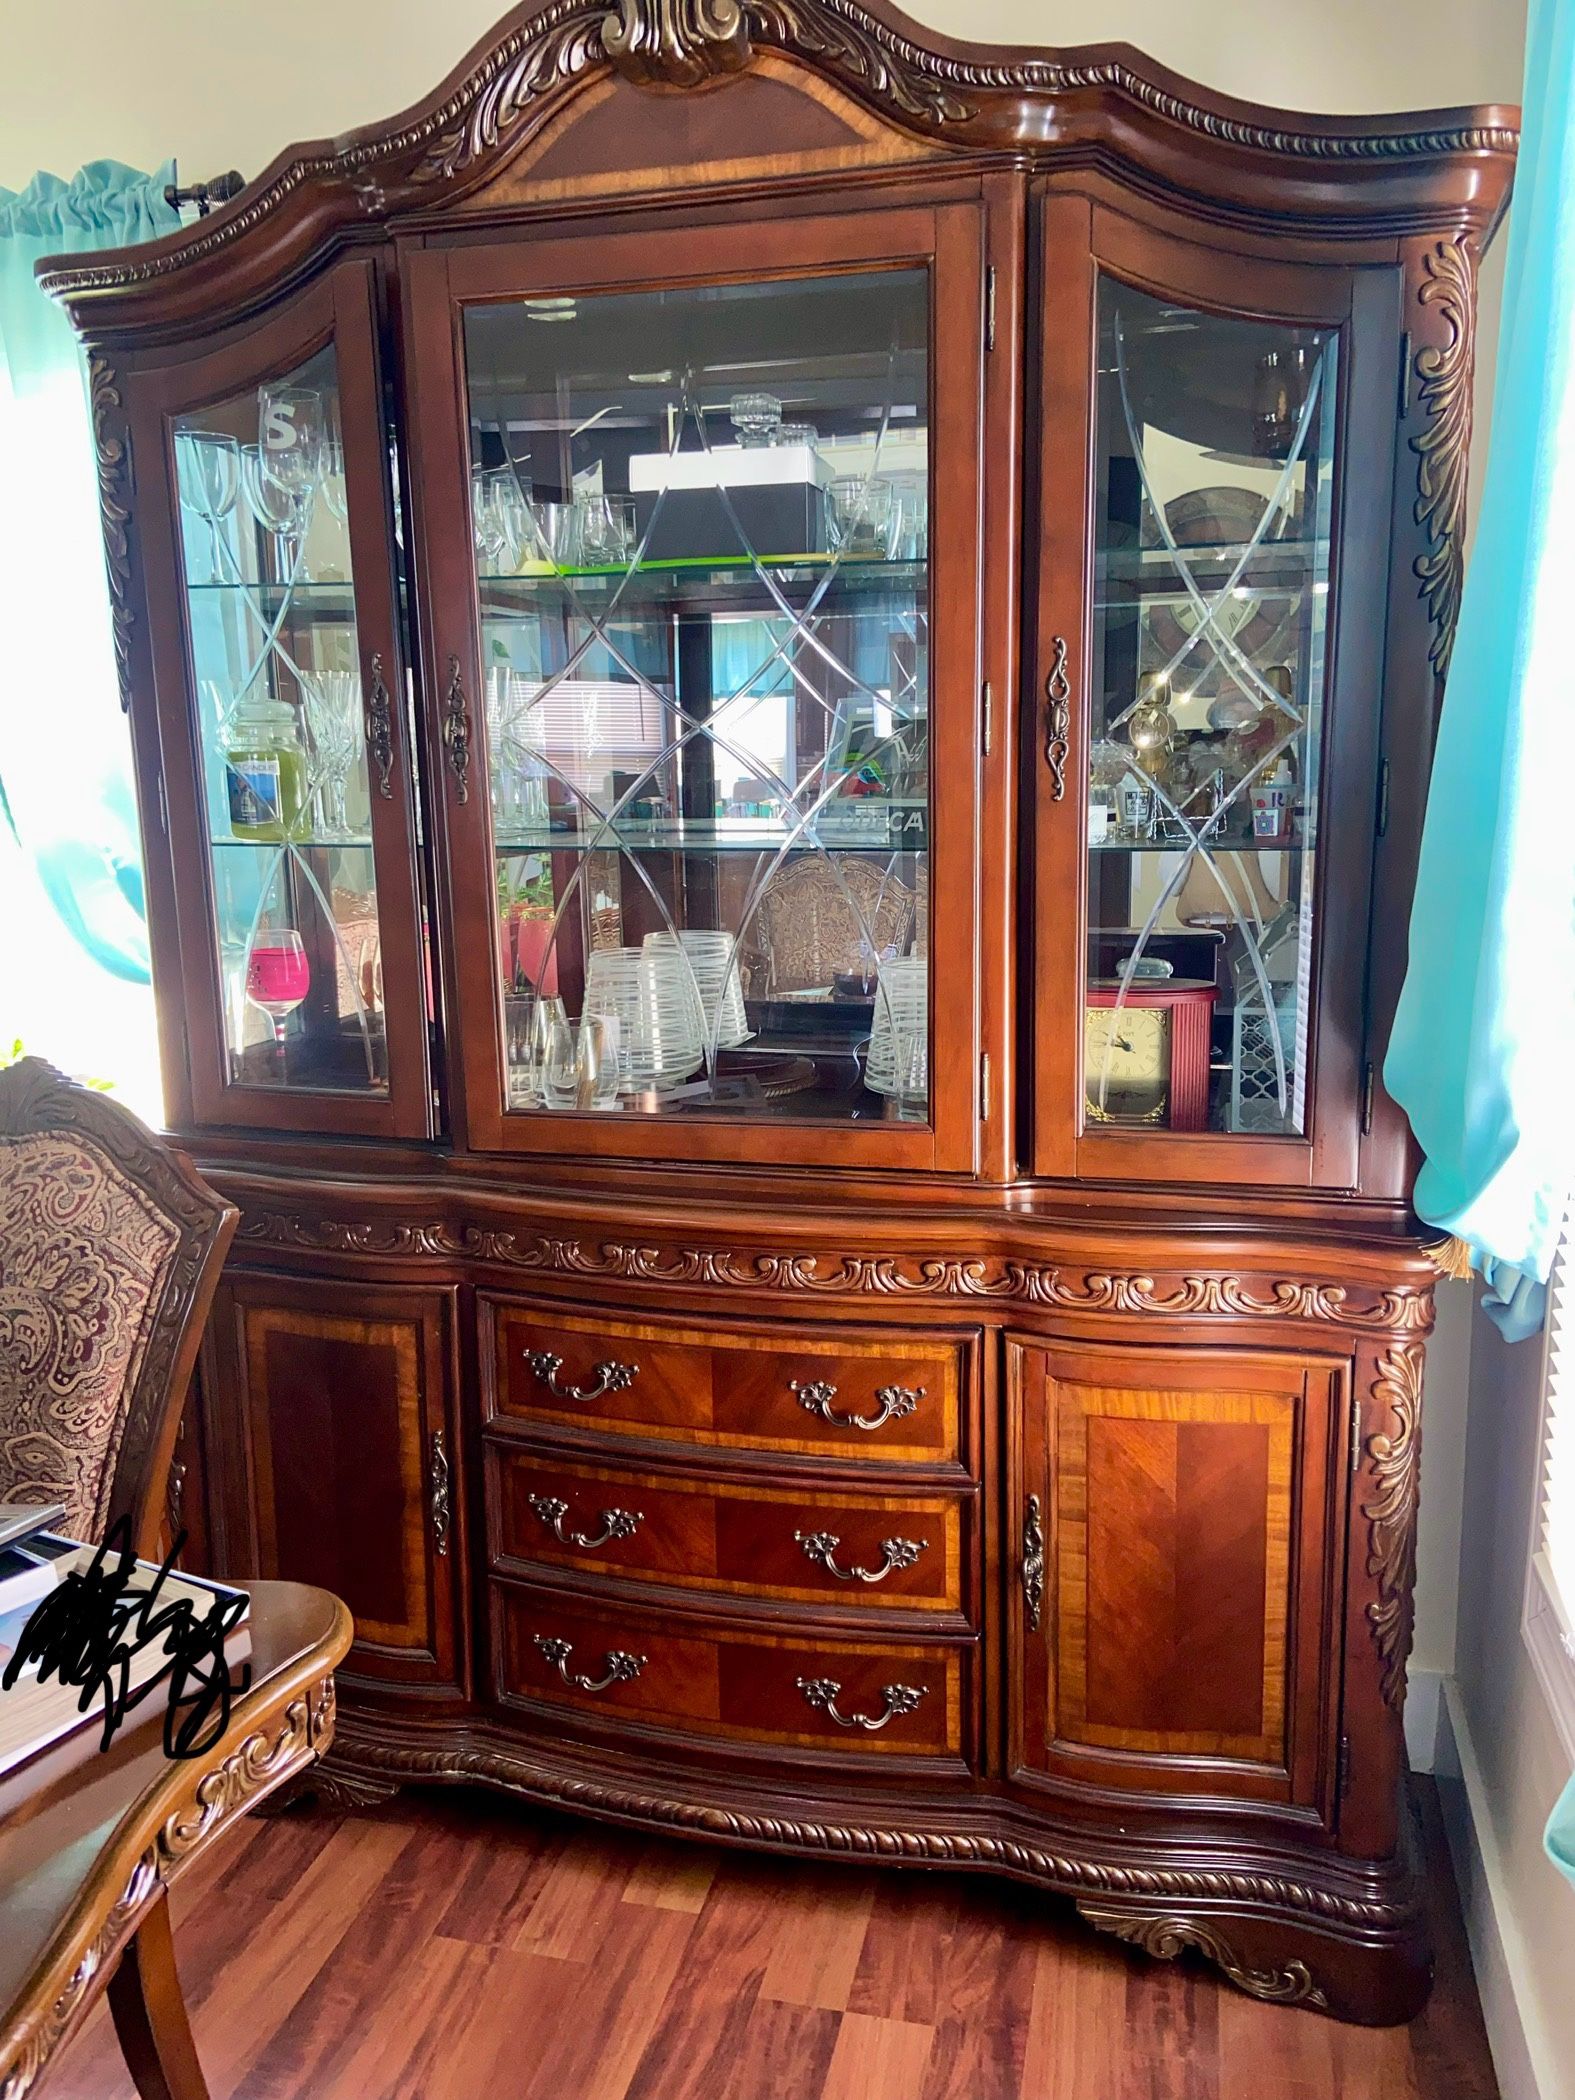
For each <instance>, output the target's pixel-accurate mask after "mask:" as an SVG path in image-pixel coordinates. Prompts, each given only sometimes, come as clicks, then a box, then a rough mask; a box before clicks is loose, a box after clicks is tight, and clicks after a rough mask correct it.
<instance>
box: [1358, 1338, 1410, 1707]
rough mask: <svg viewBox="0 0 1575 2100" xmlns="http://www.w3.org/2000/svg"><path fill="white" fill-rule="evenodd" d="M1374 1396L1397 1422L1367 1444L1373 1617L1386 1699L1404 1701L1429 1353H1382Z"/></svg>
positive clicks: (1406, 1346) (1406, 1349)
mask: <svg viewBox="0 0 1575 2100" xmlns="http://www.w3.org/2000/svg"><path fill="white" fill-rule="evenodd" d="M1378 1371H1379V1375H1378V1377H1377V1378H1376V1379H1375V1380H1374V1382H1373V1398H1374V1400H1376V1401H1377V1402H1378V1403H1379V1405H1380V1406H1383V1407H1387V1408H1389V1409H1390V1410H1391V1411H1392V1413H1393V1414H1394V1417H1395V1420H1396V1422H1397V1424H1398V1427H1397V1428H1396V1430H1395V1431H1394V1433H1393V1435H1391V1434H1390V1433H1389V1432H1388V1431H1387V1430H1380V1431H1378V1432H1376V1433H1375V1434H1374V1435H1372V1436H1370V1437H1369V1438H1368V1439H1367V1442H1366V1444H1365V1445H1364V1446H1363V1448H1364V1450H1365V1451H1366V1453H1367V1456H1368V1457H1369V1458H1370V1459H1371V1460H1372V1462H1373V1471H1374V1474H1375V1476H1376V1480H1377V1490H1378V1491H1377V1494H1376V1495H1375V1497H1374V1499H1373V1500H1372V1501H1371V1502H1364V1503H1363V1504H1362V1515H1363V1516H1364V1517H1365V1518H1366V1519H1367V1527H1368V1528H1367V1572H1368V1574H1369V1575H1373V1576H1376V1577H1377V1579H1378V1597H1377V1601H1376V1602H1374V1603H1372V1604H1369V1605H1368V1607H1367V1619H1368V1623H1369V1625H1370V1626H1371V1627H1372V1629H1373V1639H1374V1641H1375V1643H1376V1645H1377V1648H1378V1655H1379V1660H1380V1661H1381V1663H1382V1665H1383V1680H1382V1690H1383V1697H1384V1704H1385V1705H1386V1706H1388V1707H1390V1708H1392V1710H1393V1711H1394V1712H1395V1713H1400V1712H1401V1711H1402V1710H1403V1708H1404V1706H1405V1666H1406V1658H1407V1657H1408V1656H1409V1655H1410V1653H1411V1622H1412V1614H1413V1603H1412V1596H1411V1590H1412V1584H1413V1582H1414V1580H1415V1577H1416V1506H1417V1486H1418V1478H1419V1474H1420V1468H1421V1458H1422V1351H1421V1350H1420V1349H1419V1348H1418V1347H1416V1345H1415V1344H1414V1343H1401V1344H1400V1345H1399V1346H1398V1347H1396V1348H1393V1349H1390V1350H1388V1351H1387V1352H1386V1353H1385V1355H1384V1356H1383V1357H1382V1358H1381V1359H1380V1362H1379V1367H1378Z"/></svg>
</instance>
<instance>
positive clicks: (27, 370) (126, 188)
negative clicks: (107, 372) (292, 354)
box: [0, 160, 179, 983]
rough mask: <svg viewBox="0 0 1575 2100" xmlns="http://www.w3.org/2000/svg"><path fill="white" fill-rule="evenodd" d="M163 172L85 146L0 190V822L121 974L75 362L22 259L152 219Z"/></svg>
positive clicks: (106, 661)
mask: <svg viewBox="0 0 1575 2100" xmlns="http://www.w3.org/2000/svg"><path fill="white" fill-rule="evenodd" d="M171 172H172V171H171V170H170V169H169V168H163V169H161V170H160V171H159V172H158V173H157V174H156V175H142V174H139V173H138V172H137V171H136V170H135V169H134V168H126V167H122V166H121V165H120V163H119V162H118V161H110V160H101V161H94V162H92V163H91V164H90V165H89V166H87V167H85V168H83V169H81V170H80V172H79V173H78V174H76V175H75V176H73V177H72V179H71V181H69V182H62V181H61V180H60V178H59V177H58V176H55V175H38V176H35V177H34V179H33V180H32V182H30V183H29V184H28V186H27V188H26V189H25V190H22V191H21V192H19V193H18V192H14V191H11V190H4V189H0V490H3V491H4V494H5V500H4V502H3V503H0V825H3V826H5V827H6V828H7V830H8V831H9V833H10V842H11V843H12V844H13V848H14V850H16V851H19V852H20V855H21V857H22V859H23V861H24V862H25V864H26V866H27V868H28V869H29V871H30V872H31V874H32V875H33V876H35V877H36V878H37V882H38V885H39V887H40V888H41V889H42V891H43V893H44V895H45V897H47V899H48V900H49V903H50V904H51V905H52V906H53V907H54V909H55V911H56V912H57V913H58V914H59V916H60V919H61V921H62V922H63V923H64V925H65V926H66V927H67V928H68V929H69V931H70V933H71V935H72V936H73V937H74V939H75V940H76V942H77V943H78V944H79V945H80V947H81V948H82V950H84V951H85V953H86V955H87V956H88V957H90V958H91V961H92V963H93V964H96V965H97V966H98V967H99V968H100V969H102V970H105V971H108V972H109V973H110V974H111V975H112V976H115V977H118V978H121V979H124V980H127V981H129V982H131V983H146V982H147V979H148V936H147V922H146V916H145V912H144V908H143V891H142V867H141V859H140V854H139V851H138V843H137V822H136V805H135V802H134V800H133V796H132V788H131V764H130V759H131V754H130V743H129V739H128V736H127V731H126V724H125V719H124V717H123V716H122V714H121V711H120V700H119V689H118V685H117V682H116V675H115V658H114V647H113V643H112V640H111V634H110V624H109V600H108V591H107V587H106V585H105V581H104V557H103V547H102V543H101V541H100V538H99V520H98V482H97V473H96V463H95V459H94V452H93V443H92V428H91V423H90V421H89V415H88V405H87V391H86V375H85V370H84V365H83V360H82V358H81V355H80V353H79V351H78V348H77V344H76V339H75V337H74V335H73V333H72V330H71V326H70V323H69V322H68V321H67V319H66V317H65V314H64V313H63V312H62V310H61V309H60V308H59V307H58V306H57V305H56V304H55V303H54V301H53V300H50V299H46V298H45V297H44V295H43V294H42V293H41V292H40V291H39V289H38V287H37V284H36V283H35V282H34V277H33V266H34V264H35V263H36V262H37V261H38V260H39V258H40V257H42V256H45V255H55V254H62V253H71V254H83V253H86V252H88V251H90V250H92V249H95V248H112V247H114V248H118V247H121V246H123V245H125V244H127V243H129V242H133V241H143V240H150V239H152V238H153V236H154V235H155V234H160V233H167V232H169V231H170V230H171V229H172V228H173V227H175V226H177V225H178V224H179V219H178V217H177V215H176V214H175V212H173V211H172V210H171V209H170V207H169V206H168V205H167V204H166V203H165V202H164V196H163V189H164V184H165V183H166V182H168V181H169V180H171Z"/></svg>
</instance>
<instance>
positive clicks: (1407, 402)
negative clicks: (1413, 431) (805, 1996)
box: [1395, 328, 1411, 423]
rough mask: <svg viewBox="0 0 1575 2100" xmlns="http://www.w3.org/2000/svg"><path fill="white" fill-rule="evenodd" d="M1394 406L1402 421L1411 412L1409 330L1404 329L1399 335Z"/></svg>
mask: <svg viewBox="0 0 1575 2100" xmlns="http://www.w3.org/2000/svg"><path fill="white" fill-rule="evenodd" d="M1395 408H1396V410H1397V412H1398V414H1399V417H1400V420H1401V422H1402V423H1403V422H1404V421H1405V419H1406V417H1407V416H1408V415H1409V414H1410V413H1411V331H1410V329H1409V328H1407V329H1405V330H1404V331H1403V332H1402V334H1401V337H1400V379H1399V383H1398V385H1397V387H1396V389H1395Z"/></svg>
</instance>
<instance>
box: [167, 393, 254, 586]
mask: <svg viewBox="0 0 1575 2100" xmlns="http://www.w3.org/2000/svg"><path fill="white" fill-rule="evenodd" d="M175 457H176V475H177V478H178V480H179V483H180V493H181V499H182V501H183V502H185V503H186V504H187V505H188V506H189V507H190V508H191V509H192V510H194V511H195V512H196V513H197V515H198V517H199V518H201V519H202V521H203V523H204V524H205V525H206V526H207V528H208V535H209V540H210V544H211V547H212V575H211V576H210V578H209V581H210V582H213V583H222V582H223V581H224V568H223V564H222V562H221V561H220V559H219V544H220V543H219V529H220V526H221V525H222V523H223V521H224V520H225V519H226V518H227V517H228V516H229V515H230V513H231V511H233V510H234V508H235V498H236V493H237V491H238V490H239V488H240V481H241V448H240V446H239V444H238V443H237V442H236V440H235V439H234V438H232V437H231V436H230V435H229V433H228V431H224V430H180V431H177V432H176V434H175Z"/></svg>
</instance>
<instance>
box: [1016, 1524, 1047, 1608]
mask: <svg viewBox="0 0 1575 2100" xmlns="http://www.w3.org/2000/svg"><path fill="white" fill-rule="evenodd" d="M1039 1514H1040V1512H1039V1497H1038V1496H1037V1495H1030V1496H1029V1498H1028V1508H1027V1511H1026V1512H1025V1514H1024V1517H1023V1565H1022V1570H1021V1573H1022V1578H1023V1601H1024V1603H1025V1604H1026V1605H1027V1607H1028V1623H1029V1625H1030V1626H1031V1627H1032V1628H1033V1630H1034V1631H1035V1633H1037V1632H1038V1631H1039V1614H1040V1612H1041V1611H1042V1610H1043V1608H1044V1601H1045V1534H1044V1526H1043V1525H1042V1524H1041V1523H1040V1521H1039Z"/></svg>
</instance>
